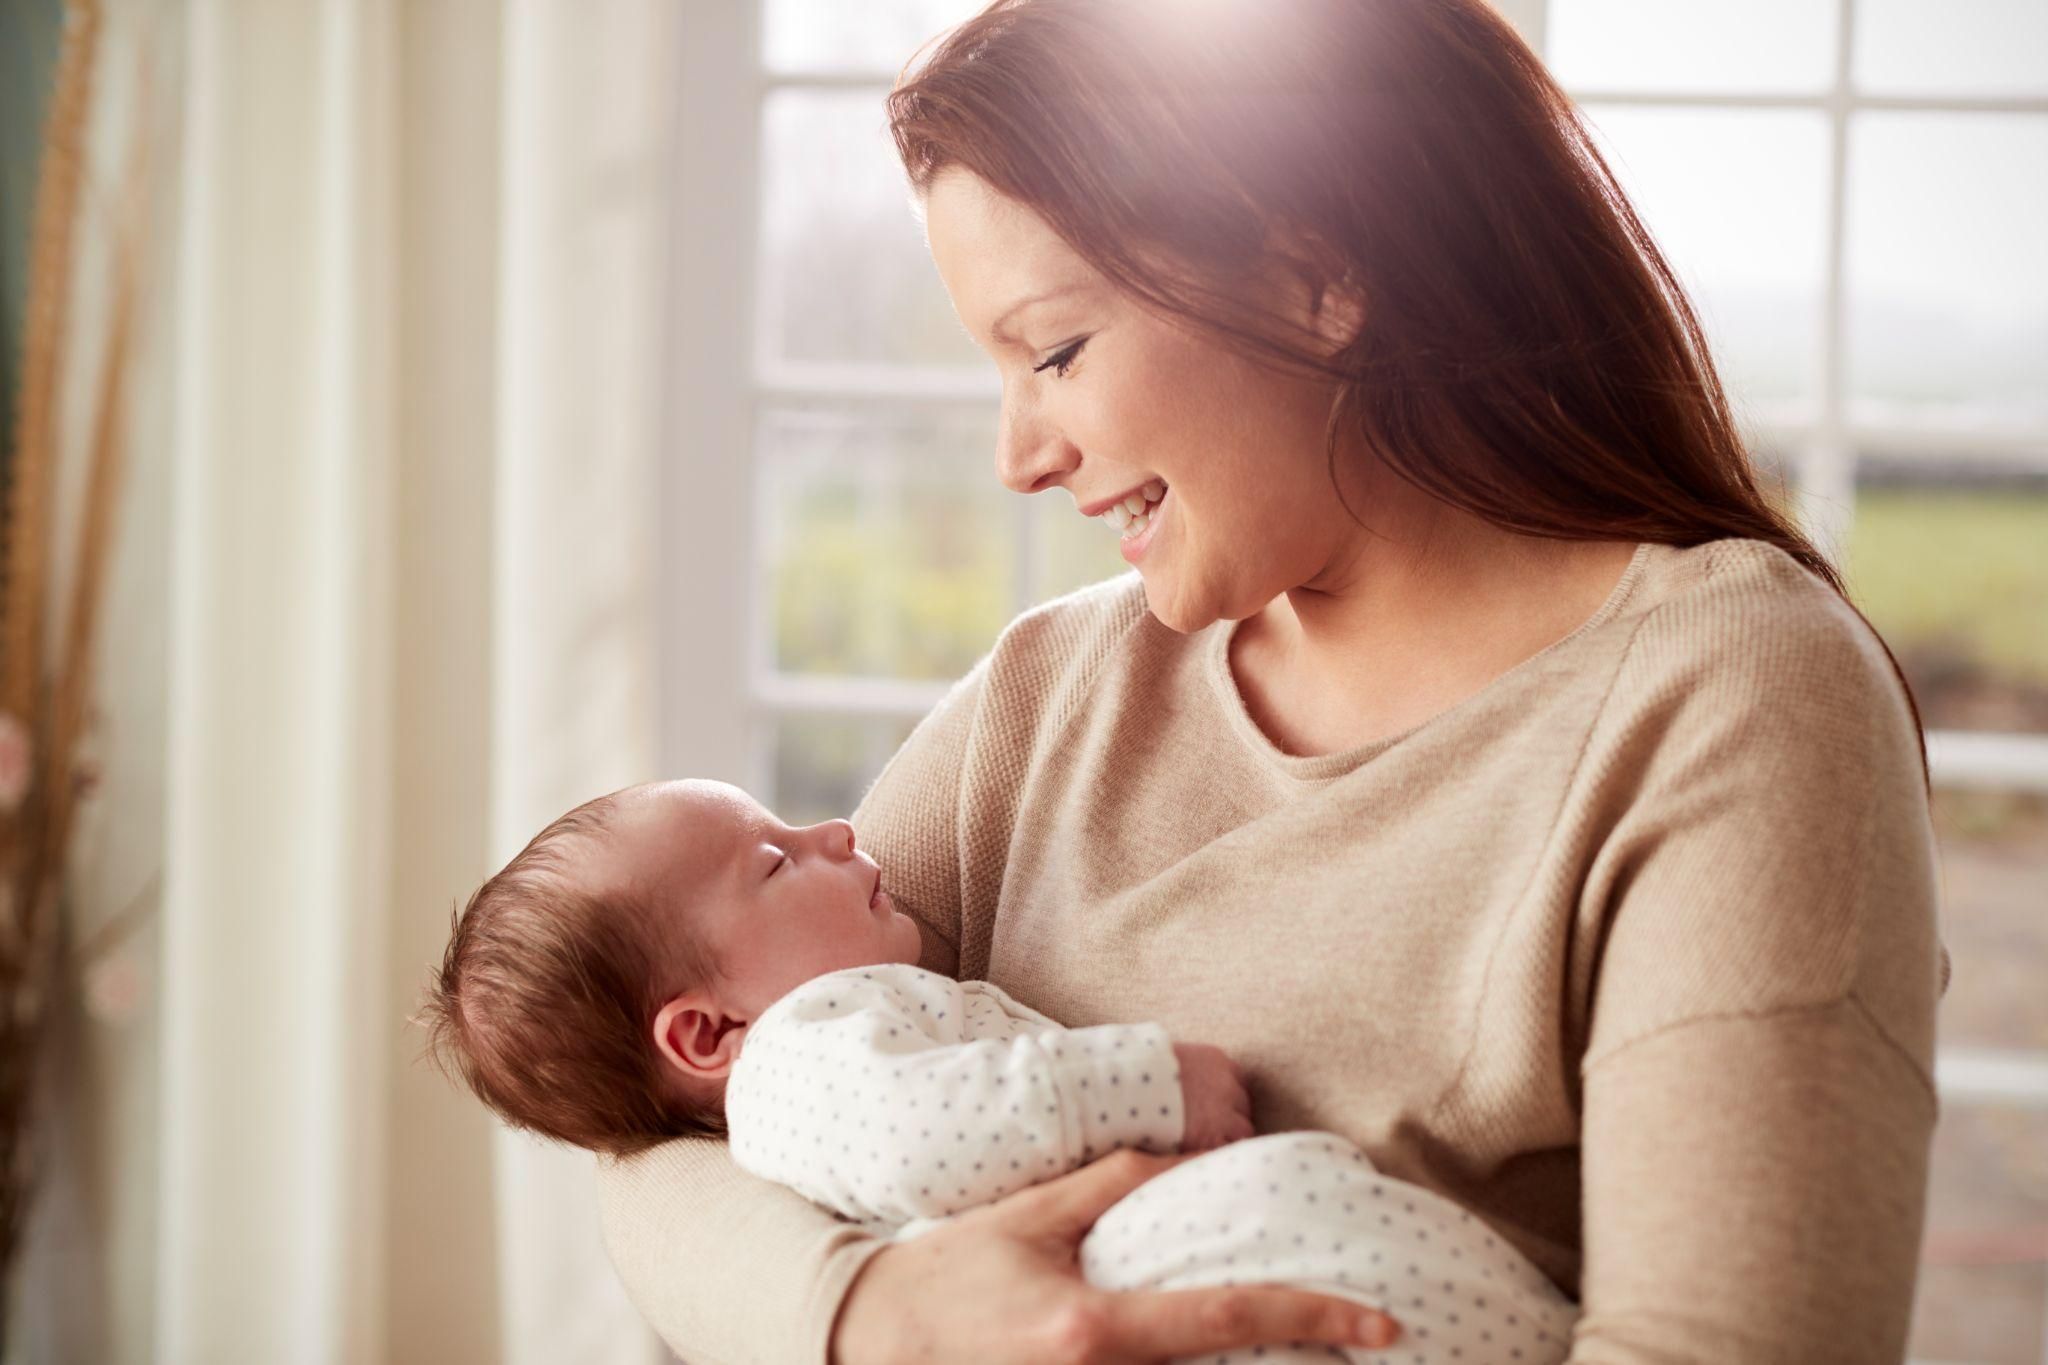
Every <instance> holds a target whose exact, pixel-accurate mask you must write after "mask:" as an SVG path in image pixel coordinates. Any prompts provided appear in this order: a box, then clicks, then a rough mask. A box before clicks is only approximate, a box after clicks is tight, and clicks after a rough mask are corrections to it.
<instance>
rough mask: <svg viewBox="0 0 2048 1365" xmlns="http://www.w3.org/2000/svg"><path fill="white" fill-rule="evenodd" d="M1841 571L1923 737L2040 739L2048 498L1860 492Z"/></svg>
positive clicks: (2046, 673)
mask: <svg viewBox="0 0 2048 1365" xmlns="http://www.w3.org/2000/svg"><path fill="white" fill-rule="evenodd" d="M1848 570H1849V585H1850V588H1851V590H1852V591H1853V592H1854V594H1855V596H1856V601H1857V604H1858V605H1859V606H1861V607H1862V608H1863V610H1864V611H1865V613H1866V614H1868V615H1869V617H1870V619H1871V622H1872V624H1874V625H1875V626H1876V627H1877V628H1878V630H1880V631H1881V632H1883V634H1884V637H1885V639H1886V641H1887V642H1889V643H1890V645H1891V647H1892V649H1893V651H1894V652H1895V653H1896V654H1897V655H1898V656H1899V661H1900V662H1901V663H1902V664H1903V665H1904V666H1905V669H1906V675H1907V677H1908V678H1909V679H1911V681H1912V683H1913V689H1914V691H1915V692H1916V693H1917V694H1918V696H1919V700H1920V710H1921V714H1922V715H1923V716H1924V717H1925V719H1926V721H1927V725H1928V728H1929V729H1955V730H1998V731H2018V732H2034V733H2042V732H2048V629H2043V625H2042V622H2043V605H2042V604H2043V603H2048V489H2044V488H2039V487H2036V488H2033V489H2031V490H2027V489H2008V490H2003V491H2000V490H1987V489H1969V488H1948V489H1943V488H1940V487H1923V488H1910V487H1898V486H1893V487H1884V486H1882V485H1879V486H1871V485H1870V484H1869V483H1866V484H1865V486H1864V487H1863V488H1862V489H1861V490H1860V491H1859V492H1858V494H1857V498H1856V515H1855V522H1854V525H1853V526H1852V527H1851V529H1850V532H1849V555H1848Z"/></svg>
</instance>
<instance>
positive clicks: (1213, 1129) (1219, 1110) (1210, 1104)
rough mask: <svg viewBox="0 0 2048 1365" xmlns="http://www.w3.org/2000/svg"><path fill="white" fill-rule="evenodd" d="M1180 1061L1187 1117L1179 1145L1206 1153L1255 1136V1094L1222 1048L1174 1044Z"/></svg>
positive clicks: (1187, 1150) (1181, 1082)
mask: <svg viewBox="0 0 2048 1365" xmlns="http://www.w3.org/2000/svg"><path fill="white" fill-rule="evenodd" d="M1173 1055H1174V1057H1175V1058H1176V1059H1178V1060H1179V1062H1180V1093H1181V1112H1182V1113H1183V1114H1185V1115H1186V1116H1187V1121H1186V1125H1185V1127H1184V1128H1183V1130H1182V1134H1181V1140H1180V1146H1181V1150H1182V1151H1184V1152H1203V1151H1207V1150H1208V1149H1209V1148H1211V1147H1221V1146H1222V1145H1223V1144H1224V1143H1226V1142H1237V1141H1240V1140H1241V1139H1244V1138H1248V1137H1250V1136H1251V1135H1252V1097H1251V1092H1250V1091H1248V1090H1246V1089H1245V1088H1244V1073H1243V1072H1241V1071H1239V1070H1238V1069H1237V1063H1236V1062H1234V1061H1232V1060H1231V1059H1230V1054H1229V1053H1227V1052H1225V1051H1224V1050H1223V1049H1222V1048H1220V1047H1211V1046H1209V1045H1208V1044H1207V1043H1175V1044H1174V1045H1173Z"/></svg>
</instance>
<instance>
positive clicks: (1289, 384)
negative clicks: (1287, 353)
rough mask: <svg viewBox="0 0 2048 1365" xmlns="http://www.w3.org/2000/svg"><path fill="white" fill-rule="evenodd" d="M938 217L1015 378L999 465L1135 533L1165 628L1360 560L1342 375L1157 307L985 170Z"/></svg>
mask: <svg viewBox="0 0 2048 1365" xmlns="http://www.w3.org/2000/svg"><path fill="white" fill-rule="evenodd" d="M925 226H926V233H927V238H928V241H929V244H930V247H931V253H932V258H933V260H934V261H935V262H936V263H937V265H938V269H939V275H940V278H941V279H942V280H944V282H945V286H946V291H947V293H949V294H950V295H951V296H952V300H953V307H954V309H955V311H956V312H958V314H959V315H960V321H961V323H962V324H963V325H964V326H965V327H966V328H967V331H968V334H969V335H970V336H972V337H973V339H974V340H975V342H976V344H978V345H980V346H981V347H982V348H983V349H984V350H986V351H987V352H988V353H989V354H990V355H991V356H993V357H994V358H995V361H996V365H997V368H998V369H999V370H1000V371H1001V372H1002V379H1003V407H1002V421H1001V426H1000V430H999V432H998V435H997V439H996V472H997V475H998V476H999V477H1000V478H1001V479H1002V481H1003V482H1004V484H1006V485H1007V486H1009V487H1010V488H1013V489H1015V490H1016V491H1018V492H1020V493H1036V492H1039V491H1041V490H1043V489H1047V488H1054V487H1058V488H1064V489H1066V490H1067V492H1068V493H1069V494H1071V495H1072V496H1073V499H1074V504H1075V507H1076V509H1077V510H1078V511H1079V512H1080V513H1081V514H1082V515H1084V516H1096V515H1101V516H1104V517H1105V518H1107V519H1109V520H1106V522H1105V525H1104V527H1103V531H1102V534H1104V535H1117V536H1120V537H1121V542H1122V549H1123V554H1124V558H1125V559H1127V560H1128V561H1130V563H1132V564H1133V565H1135V566H1136V567H1137V570H1138V572H1139V574H1140V575H1141V576H1142V577H1143V578H1144V581H1145V593H1146V597H1147V600H1148V602H1149V604H1150V606H1151V609H1152V613H1153V615H1155V616H1157V617H1158V618H1159V620H1160V621H1161V622H1163V623H1164V624H1166V625H1167V626H1170V627H1172V628H1173V629H1174V630H1178V631H1194V630H1199V629H1201V628H1202V627H1204V626H1206V625H1209V624H1210V623H1212V622H1214V621H1217V620H1224V619H1228V620H1241V619H1243V618H1245V617H1247V616H1250V615H1252V614H1254V613H1256V612H1257V611H1259V610H1260V609H1261V608H1262V607H1264V606H1265V605H1266V603H1268V602H1270V601H1272V599H1273V598H1274V597H1276V596H1278V595H1279V594H1281V593H1283V592H1287V591H1289V590H1291V589H1294V588H1297V587H1302V586H1312V585H1315V584H1316V583H1317V582H1318V581H1319V580H1323V579H1326V578H1328V577H1329V576H1331V575H1333V574H1334V575H1337V576H1340V577H1341V576H1342V575H1344V574H1345V573H1346V572H1347V570H1348V566H1349V563H1350V560H1351V559H1352V557H1353V556H1354V555H1355V554H1356V550H1357V546H1358V544H1359V541H1358V537H1359V534H1360V531H1359V527H1358V525H1357V524H1356V523H1355V522H1353V521H1352V520H1351V518H1350V517H1349V516H1348V515H1346V513H1345V511H1344V509H1343V507H1342V506H1341V505H1340V503H1339V501H1338V499H1337V497H1336V495H1335V493H1334V491H1333V489H1332V488H1331V486H1330V479H1329V472H1328V463H1327V457H1326V456H1325V453H1324V445H1323V442H1324V430H1325V423H1326V420H1327V418H1328V415H1329V411H1330V403H1331V399H1332V397H1333V390H1332V389H1331V387H1330V386H1329V385H1328V384H1327V383H1323V382H1319V381H1314V380H1309V379H1304V378H1298V377H1293V376H1288V375H1282V374H1278V373H1276V372H1274V371H1272V370H1270V369H1265V368H1260V367H1258V366H1256V365H1254V364H1252V363H1251V362H1250V361H1249V360H1246V359H1244V358H1242V357H1240V356H1238V355H1236V354H1234V353H1233V352H1231V351H1229V350H1227V349H1225V348H1224V347H1222V346H1221V345H1219V344H1217V343H1215V342H1212V341H1210V340H1208V339H1207V338H1206V337H1202V336H1198V335H1197V334H1195V333H1194V332H1193V331H1191V330H1189V329H1188V328H1187V327H1185V326H1184V325H1182V324H1179V323H1178V322H1175V321H1169V320H1166V319H1164V318H1161V317H1158V316H1156V315H1154V314H1152V313H1150V312H1147V311H1146V310H1144V309H1143V308H1141V307H1140V306H1138V305H1137V304H1136V303H1134V302H1133V301H1132V300H1130V299H1129V298H1128V297H1126V296H1124V295H1123V294H1121V293H1119V292H1118V291H1117V290H1115V289H1114V288H1113V287H1112V286H1110V285H1109V284H1108V283H1107V281H1105V280H1104V278H1103V277H1102V276H1101V275H1100V274H1098V273H1097V272H1096V271H1095V270H1094V268H1093V267H1091V266H1090V265H1089V264H1088V263H1087V262H1086V261H1085V260H1083V259H1082V257H1081V256H1080V255H1079V254H1078V253H1076V252H1075V251H1074V250H1073V249H1072V248H1071V247H1069V246H1068V245H1067V244H1066V243H1065V242H1064V241H1062V240H1061V239H1060V237H1059V235H1058V234H1057V233H1055V232H1054V231H1053V230H1052V229H1051V227H1050V226H1048V225H1047V224H1046V222H1045V220H1044V219H1042V218H1040V217H1039V216H1038V215H1037V214H1036V213H1035V212H1033V211H1032V210H1030V209H1028V208H1025V207H1023V206H1022V205H1020V204H1018V203H1016V202H1015V201H1013V200H1010V199H1007V198H1005V197H1003V196H1002V195H1000V194H998V193H997V192H996V191H994V190H993V189H991V188H990V187H989V186H988V184H987V182H985V181H983V180H982V179H980V178H979V177H978V176H975V175H973V174H971V173H970V172H967V171H963V170H959V169H957V168H955V169H951V170H948V171H945V172H943V173H941V174H940V175H939V177H938V178H937V179H936V180H935V181H934V182H933V184H932V186H931V189H930V191H929V192H928V194H927V196H926V199H925ZM1289 279H1290V281H1291V277H1289ZM1270 297H1271V306H1272V307H1273V308H1275V309H1276V310H1277V311H1280V312H1282V313H1283V314H1284V315H1286V316H1289V317H1291V318H1292V319H1293V320H1294V321H1295V322H1296V323H1297V325H1301V326H1306V327H1310V328H1313V329H1315V330H1316V331H1318V332H1323V333H1327V334H1328V335H1329V337H1330V339H1331V340H1332V341H1333V342H1337V341H1340V340H1345V339H1348V335H1347V334H1345V333H1344V332H1343V328H1344V327H1345V326H1347V325H1349V326H1355V325H1356V316H1355V313H1353V314H1351V315H1350V316H1349V318H1348V319H1340V318H1337V317H1335V316H1332V315H1333V314H1334V313H1335V312H1336V310H1335V309H1334V308H1324V309H1322V310H1320V311H1319V310H1318V309H1317V307H1316V306H1315V301H1314V299H1313V298H1312V296H1311V295H1310V292H1309V290H1308V288H1307V287H1306V286H1305V285H1300V284H1295V283H1291V282H1290V283H1275V284H1273V285H1271V286H1270ZM1345 491H1346V493H1347V495H1353V497H1352V501H1353V505H1354V506H1357V505H1360V504H1359V503H1358V500H1357V498H1356V496H1355V494H1354V489H1353V488H1352V486H1351V484H1350V483H1348V482H1347V484H1346V487H1345ZM1127 498H1140V499H1143V500H1144V505H1143V506H1142V508H1141V510H1140V511H1139V512H1138V513H1137V515H1136V517H1135V518H1130V517H1128V516H1126V515H1125V514H1119V513H1117V512H1111V511H1108V510H1107V509H1109V508H1110V507H1112V506H1113V505H1115V504H1116V503H1118V502H1120V501H1121V500H1123V499H1127ZM1119 519H1122V520H1124V521H1126V522H1128V523H1129V524H1123V525H1117V524H1111V523H1112V522H1115V521H1117V520H1119Z"/></svg>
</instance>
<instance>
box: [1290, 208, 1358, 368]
mask: <svg viewBox="0 0 2048 1365" xmlns="http://www.w3.org/2000/svg"><path fill="white" fill-rule="evenodd" d="M1267 249H1268V250H1269V251H1271V252H1273V253H1274V255H1275V257H1276V258H1277V259H1278V261H1279V262H1280V263H1281V265H1282V266H1283V267H1284V271H1285V278H1286V279H1287V283H1286V284H1284V285H1283V286H1282V288H1283V290H1284V291H1285V292H1286V293H1287V294H1289V295H1291V297H1290V298H1288V299H1287V300H1286V301H1285V303H1284V305H1283V306H1284V307H1285V308H1286V309H1287V311H1288V313H1289V314H1290V315H1291V316H1292V317H1293V318H1294V320H1295V321H1296V322H1297V323H1298V324H1300V325H1303V326H1305V327H1306V328H1307V329H1308V330H1309V331H1311V332H1313V333H1314V334H1315V335H1316V336H1317V337H1320V338H1321V339H1322V342H1323V344H1324V345H1325V346H1326V347H1328V348H1329V352H1330V354H1332V355H1335V354H1336V353H1337V352H1339V351H1341V350H1343V349H1344V348H1345V347H1347V346H1349V345H1350V344H1351V343H1352V342H1354V341H1356V340H1357V339H1358V333H1359V330H1360V328H1362V327H1363V326H1364V325H1365V296H1364V294H1363V292H1362V291H1361V290H1360V289H1359V287H1358V282H1357V279H1356V277H1355V276H1354V275H1353V273H1352V270H1351V267H1350V266H1349V265H1348V264H1347V263H1346V261H1345V260H1344V257H1343V256H1342V255H1341V254H1340V253H1338V252H1335V251H1331V250H1329V249H1327V248H1325V247H1324V246H1322V245H1321V243H1320V242H1318V241H1317V240H1316V239H1315V238H1314V237H1312V236H1309V235H1307V234H1305V233H1302V232H1298V231H1294V230H1291V229H1286V228H1273V229H1270V230H1269V235H1268V237H1267Z"/></svg>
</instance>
